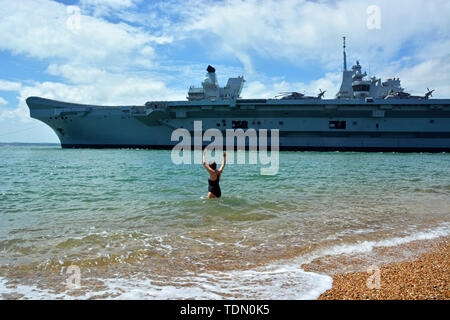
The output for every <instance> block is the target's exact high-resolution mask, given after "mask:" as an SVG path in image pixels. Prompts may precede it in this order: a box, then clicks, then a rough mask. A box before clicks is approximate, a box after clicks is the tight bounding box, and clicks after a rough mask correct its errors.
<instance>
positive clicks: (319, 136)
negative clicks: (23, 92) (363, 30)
mask: <svg viewBox="0 0 450 320" xmlns="http://www.w3.org/2000/svg"><path fill="white" fill-rule="evenodd" d="M27 104H28V106H29V108H30V115H31V117H33V118H35V119H38V120H40V121H43V122H44V123H46V124H47V125H49V126H50V127H51V128H52V129H53V130H54V132H55V133H56V134H57V136H58V138H59V140H60V142H61V145H62V147H63V148H155V149H171V148H173V146H174V145H176V144H177V143H178V141H171V135H172V132H173V130H175V129H177V128H185V129H188V130H189V131H190V132H191V133H192V135H193V129H194V120H195V121H199V120H201V121H202V124H203V131H205V130H206V129H209V128H215V129H219V130H221V131H222V132H224V136H225V130H226V129H236V128H243V130H244V131H245V130H246V128H254V129H256V130H258V129H269V130H270V129H279V143H280V150H313V151H332V150H337V151H397V152H419V151H420V152H422V151H423V152H449V151H450V99H423V100H422V99H407V100H403V99H392V100H383V99H379V100H378V99H375V100H374V101H373V102H366V101H365V100H364V99H352V100H344V99H331V100H315V99H302V100H277V99H268V100H265V99H256V100H249V99H237V100H236V99H235V100H228V101H225V100H223V101H218V102H211V101H198V102H192V101H191V102H189V101H174V102H164V101H159V102H158V101H154V102H149V103H147V104H146V105H145V106H108V107H106V106H94V105H82V104H73V103H66V102H60V101H55V100H49V99H43V98H38V97H30V98H28V99H27ZM224 140H225V139H224ZM269 142H270V139H269ZM203 144H204V145H207V144H209V142H204V143H203Z"/></svg>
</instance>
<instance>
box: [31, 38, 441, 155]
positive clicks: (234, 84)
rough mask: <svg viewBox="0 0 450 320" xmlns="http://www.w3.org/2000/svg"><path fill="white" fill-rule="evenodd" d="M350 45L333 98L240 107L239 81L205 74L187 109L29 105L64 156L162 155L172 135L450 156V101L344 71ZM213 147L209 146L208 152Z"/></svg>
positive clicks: (298, 97)
mask: <svg viewBox="0 0 450 320" xmlns="http://www.w3.org/2000/svg"><path fill="white" fill-rule="evenodd" d="M345 50H346V47H345V37H344V45H343V60H344V62H343V71H342V83H341V86H340V89H339V92H337V94H336V96H335V98H333V99H324V94H325V92H322V91H321V92H320V93H319V94H318V95H317V96H306V95H304V94H302V93H298V92H288V93H283V94H281V95H280V96H276V97H274V98H273V99H242V98H241V97H240V94H241V91H242V89H243V87H244V82H245V81H244V78H243V77H242V76H239V77H236V78H230V79H228V82H227V84H226V85H225V87H220V86H219V84H218V80H217V76H216V70H215V69H214V68H213V67H212V66H208V68H207V74H206V79H205V80H204V81H203V82H202V86H201V87H191V88H189V91H188V95H187V99H186V101H149V102H147V103H145V104H144V105H138V106H98V105H88V104H77V103H69V102H62V101H55V100H49V99H45V98H41V97H29V98H28V99H27V100H26V102H27V104H28V107H29V109H30V116H31V117H32V118H35V119H38V120H40V121H42V122H44V123H46V124H47V125H48V126H50V127H51V128H52V129H53V130H54V132H55V133H56V134H57V136H58V138H59V140H60V142H61V146H62V147H63V148H157V149H171V148H173V147H174V146H175V145H177V144H178V141H172V139H171V136H172V133H173V131H174V130H175V129H178V128H184V129H186V130H189V132H192V134H193V133H194V121H202V130H203V131H205V130H207V129H210V128H215V129H218V130H220V131H221V132H223V133H224V135H225V132H226V130H227V129H235V130H237V129H242V130H244V131H245V130H248V129H251V128H253V129H255V130H259V129H267V130H268V131H270V130H273V129H278V130H279V131H278V133H279V148H280V150H311V151H396V152H448V151H450V99H433V98H431V97H432V93H433V90H428V92H426V93H425V94H424V95H423V96H413V95H411V94H409V93H407V92H405V90H404V89H403V88H402V87H401V85H400V79H398V78H391V79H387V80H384V81H382V80H381V79H379V78H376V77H370V78H369V77H368V76H367V74H366V72H364V73H363V71H362V66H361V65H360V63H359V62H358V61H357V62H356V64H355V65H353V66H352V67H351V68H350V69H348V68H347V57H346V51H345ZM206 144H208V143H205V145H206Z"/></svg>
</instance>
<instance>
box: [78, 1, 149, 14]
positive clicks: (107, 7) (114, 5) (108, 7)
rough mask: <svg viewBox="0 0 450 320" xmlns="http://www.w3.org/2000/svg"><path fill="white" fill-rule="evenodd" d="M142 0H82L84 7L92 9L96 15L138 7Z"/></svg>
mask: <svg viewBox="0 0 450 320" xmlns="http://www.w3.org/2000/svg"><path fill="white" fill-rule="evenodd" d="M141 1H142V0H81V1H80V5H81V7H82V8H83V9H86V10H90V11H92V13H93V14H94V16H107V15H110V14H113V13H114V12H115V11H117V10H124V9H128V8H134V7H136V4H138V3H139V2H141Z"/></svg>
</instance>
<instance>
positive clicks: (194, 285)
mask: <svg viewBox="0 0 450 320" xmlns="http://www.w3.org/2000/svg"><path fill="white" fill-rule="evenodd" d="M449 234H450V227H449V223H444V224H443V225H441V226H440V227H437V228H435V229H430V230H427V231H422V232H417V233H415V234H413V235H409V236H405V237H396V238H391V239H386V240H380V241H362V242H359V243H355V244H344V245H337V246H334V247H331V248H326V249H322V250H320V251H317V252H314V253H313V254H311V255H309V256H308V257H298V258H296V259H293V260H285V261H278V262H277V263H273V264H270V265H267V266H264V267H258V268H254V269H251V270H233V271H226V272H220V271H211V272H204V273H201V274H186V275H185V276H183V277H175V278H172V279H171V280H170V283H168V282H164V281H163V280H160V281H157V280H150V279H144V280H140V279H123V278H115V279H97V280H101V281H103V282H104V285H105V286H106V287H107V289H105V290H103V291H96V292H87V293H86V294H85V295H83V296H78V295H77V296H73V295H71V292H63V293H60V294H56V293H52V292H51V291H49V290H42V289H39V288H37V287H35V286H27V285H17V286H15V287H8V286H7V282H6V280H5V279H2V278H0V296H2V295H3V297H4V298H7V296H8V295H12V296H17V295H19V296H20V297H23V298H25V299H90V298H105V297H106V298H113V299H197V300H203V299H316V298H317V297H319V296H320V294H322V293H323V292H325V291H326V290H328V289H330V288H331V286H332V278H331V277H330V276H328V275H322V274H318V273H313V272H306V271H304V270H302V269H301V268H300V266H301V265H302V264H304V263H308V262H311V261H312V260H314V259H315V258H319V257H323V256H326V255H338V254H354V253H356V254H358V253H367V252H370V251H372V250H373V248H375V247H389V246H396V245H400V244H405V243H409V242H412V241H416V240H430V239H434V238H438V237H442V236H448V235H449ZM5 295H6V296H5Z"/></svg>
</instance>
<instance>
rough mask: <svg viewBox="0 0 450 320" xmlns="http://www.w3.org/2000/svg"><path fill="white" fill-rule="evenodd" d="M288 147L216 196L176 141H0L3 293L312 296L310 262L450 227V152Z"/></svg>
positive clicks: (237, 175)
mask: <svg viewBox="0 0 450 320" xmlns="http://www.w3.org/2000/svg"><path fill="white" fill-rule="evenodd" d="M279 157H280V158H279V170H278V173H277V174H276V175H273V176H266V175H261V173H260V172H261V171H260V169H261V167H260V166H259V165H254V164H233V165H227V166H226V167H225V170H224V172H223V175H222V178H221V181H220V185H221V188H222V198H220V199H213V200H209V199H207V197H206V194H207V187H208V182H207V179H208V174H207V172H206V170H205V169H204V168H203V166H202V165H199V164H192V165H187V164H185V165H175V164H173V162H172V161H171V152H170V151H161V150H136V149H122V150H117V149H104V150H95V149H82V150H77V149H61V148H60V147H59V146H34V145H29V146H27V145H24V146H11V145H9V146H0V298H3V299H9V298H25V299H26V298H36V299H38V298H50V299H58V298H106V299H108V298H118V299H128V298H131V299H134V298H137V299H186V298H191V299H210V298H213V299H236V298H245V299H314V298H317V297H318V296H319V295H320V294H321V293H322V292H324V291H325V290H327V289H329V288H330V287H331V283H332V280H331V277H330V276H329V275H328V274H329V273H328V274H327V273H316V272H306V271H305V270H304V269H303V268H302V265H303V264H305V263H309V262H311V261H313V260H314V259H316V258H322V259H326V257H332V256H335V255H354V254H362V253H370V252H372V250H373V248H376V247H382V246H393V245H397V244H402V243H407V242H410V241H414V240H418V239H419V240H420V239H432V238H435V237H439V236H447V235H448V234H449V231H450V224H449V223H450V215H449V213H450V209H449V208H450V197H449V196H450V155H449V154H445V153H441V154H429V153H358V152H344V153H342V152H323V153H319V152H280V155H279ZM219 165H220V164H219ZM371 258H372V261H375V262H376V257H371ZM355 268H356V267H355ZM74 270H75V271H76V272H75V271H74ZM75 278H76V279H75ZM74 280H76V281H74Z"/></svg>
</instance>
